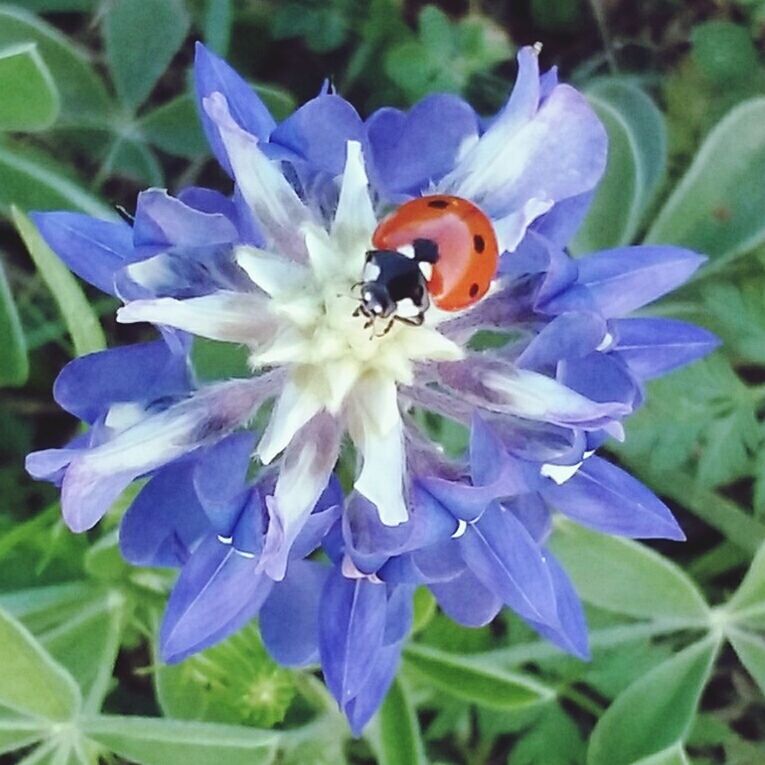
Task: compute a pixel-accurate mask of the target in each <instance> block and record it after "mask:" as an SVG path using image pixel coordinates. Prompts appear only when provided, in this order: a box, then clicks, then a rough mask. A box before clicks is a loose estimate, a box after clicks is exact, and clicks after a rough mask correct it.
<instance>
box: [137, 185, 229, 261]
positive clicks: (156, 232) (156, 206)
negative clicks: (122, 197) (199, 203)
mask: <svg viewBox="0 0 765 765" xmlns="http://www.w3.org/2000/svg"><path fill="white" fill-rule="evenodd" d="M236 239H237V231H236V227H235V226H234V224H233V223H232V222H231V220H230V219H229V218H227V217H226V216H225V215H222V214H221V213H217V212H216V213H207V212H200V211H199V210H196V209H194V208H193V207H190V206H189V205H187V204H186V203H184V202H182V201H181V200H180V199H176V198H175V197H171V196H170V195H169V194H168V193H167V191H165V190H164V189H149V190H148V191H143V192H141V193H140V194H139V195H138V202H137V205H136V212H135V222H134V223H133V241H134V243H135V246H136V247H142V248H152V249H154V250H155V251H156V252H159V251H162V250H165V249H168V248H170V247H207V246H210V245H216V244H229V243H231V242H233V241H236Z"/></svg>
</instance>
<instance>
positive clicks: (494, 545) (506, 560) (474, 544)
mask: <svg viewBox="0 0 765 765" xmlns="http://www.w3.org/2000/svg"><path fill="white" fill-rule="evenodd" d="M459 545H460V550H461V552H462V557H463V558H464V559H465V563H466V564H467V566H468V568H469V569H470V570H471V571H472V572H473V573H474V574H475V575H476V577H478V579H479V580H480V581H481V583H482V584H483V585H484V586H485V587H488V588H489V589H490V590H491V591H492V592H493V593H494V594H495V595H497V596H498V597H500V598H501V599H502V601H503V602H504V603H505V604H506V605H508V606H510V607H511V608H512V609H513V610H514V611H517V612H518V614H520V615H521V616H523V617H525V618H528V619H532V620H534V621H538V622H542V623H543V624H551V625H556V624H557V620H558V617H557V610H556V606H555V591H554V589H553V585H552V581H551V579H550V574H549V571H548V569H547V565H546V563H545V559H544V555H543V553H542V551H541V549H540V547H539V545H538V544H537V543H536V542H535V541H534V540H533V539H532V538H531V535H530V534H529V533H528V531H526V528H525V527H524V526H523V524H522V523H521V522H520V521H518V519H517V518H516V517H515V516H514V515H513V514H512V513H510V512H507V511H506V510H503V509H502V508H501V507H500V506H499V505H498V504H495V505H492V506H491V507H490V508H489V509H488V510H487V511H486V512H485V513H484V514H483V515H482V516H481V518H480V519H479V520H478V521H477V522H476V523H475V524H470V525H469V526H468V529H467V531H466V532H465V533H464V534H463V536H461V537H460V538H459Z"/></svg>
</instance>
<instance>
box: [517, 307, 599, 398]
mask: <svg viewBox="0 0 765 765" xmlns="http://www.w3.org/2000/svg"><path fill="white" fill-rule="evenodd" d="M605 335H606V322H605V319H603V317H602V316H599V315H598V314H596V313H587V312H582V311H571V312H568V313H562V314H560V315H559V316H556V317H555V318H554V319H553V320H552V321H551V322H550V323H549V324H546V325H545V326H544V327H543V328H542V330H541V331H540V332H539V334H538V335H537V336H536V337H535V338H534V339H533V340H532V341H531V342H530V343H529V344H528V346H526V348H525V349H524V350H523V353H521V355H520V356H519V357H518V360H517V362H516V363H517V364H518V366H520V367H524V368H526V369H533V370H535V371H537V372H542V371H548V370H550V371H552V370H554V368H555V365H556V364H557V363H558V362H559V361H561V360H562V359H575V358H578V357H581V356H586V355H587V354H588V353H590V352H591V351H594V350H595V349H596V348H597V347H598V346H599V345H600V343H601V342H602V340H603V338H604V337H605ZM580 393H581V391H580Z"/></svg>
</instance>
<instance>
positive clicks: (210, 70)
mask: <svg viewBox="0 0 765 765" xmlns="http://www.w3.org/2000/svg"><path fill="white" fill-rule="evenodd" d="M194 79H195V83H196V100H197V111H198V112H199V116H200V118H201V120H202V127H203V128H204V131H205V135H206V136H207V141H208V143H209V144H210V148H211V149H212V150H213V154H215V156H216V157H217V159H218V162H220V164H221V167H222V168H223V169H224V170H225V171H226V172H227V173H228V174H229V175H233V172H232V170H231V165H230V163H229V161H228V155H227V153H226V149H225V148H224V146H223V141H222V140H221V138H220V135H219V132H218V129H217V128H216V126H215V125H214V124H213V123H212V121H211V120H210V118H209V117H208V115H207V113H206V112H205V109H204V107H203V106H202V100H203V99H204V98H206V97H207V96H209V95H210V94H212V93H216V92H217V93H222V94H223V95H224V96H225V97H226V101H227V102H228V106H229V110H230V112H231V116H232V117H233V118H234V121H235V122H236V123H237V124H238V125H239V127H241V128H243V129H244V130H246V131H247V132H248V133H251V134H252V135H254V136H257V137H258V138H260V139H262V140H265V139H266V138H268V136H269V135H270V133H271V131H272V130H273V129H274V127H276V122H275V121H274V118H273V117H272V116H271V114H270V112H269V111H268V109H267V108H266V106H265V105H264V104H263V102H262V101H261V100H260V98H259V97H258V96H257V95H256V93H255V92H254V91H253V89H252V88H251V87H250V86H249V85H248V84H247V83H246V82H245V81H244V80H243V79H242V78H241V77H240V76H239V75H238V74H237V73H236V72H235V71H234V70H233V69H232V68H231V67H230V66H229V65H228V64H227V63H226V62H225V61H224V60H223V59H221V58H218V56H216V55H215V54H214V53H211V52H210V51H209V50H207V48H205V46H204V45H202V43H197V46H196V55H195V58H194Z"/></svg>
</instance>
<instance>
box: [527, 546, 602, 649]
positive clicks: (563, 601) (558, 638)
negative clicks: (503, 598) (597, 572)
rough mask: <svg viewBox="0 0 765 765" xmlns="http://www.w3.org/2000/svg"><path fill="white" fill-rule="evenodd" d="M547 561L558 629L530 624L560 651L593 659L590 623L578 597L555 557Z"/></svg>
mask: <svg viewBox="0 0 765 765" xmlns="http://www.w3.org/2000/svg"><path fill="white" fill-rule="evenodd" d="M545 558H546V559H547V566H548V569H549V571H550V577H551V578H552V582H553V587H554V588H555V599H556V604H557V609H558V625H557V627H550V626H549V625H546V624H539V623H534V622H532V621H529V624H530V625H531V626H532V627H533V628H534V629H535V630H537V632H539V633H540V635H542V636H543V637H545V638H547V639H548V640H549V641H550V642H552V643H555V645H557V646H558V647H559V648H562V649H563V650H564V651H568V653H571V654H574V656H577V657H579V658H580V659H584V660H585V661H587V660H589V658H590V649H589V645H588V643H589V640H588V634H587V621H586V619H585V616H584V611H583V609H582V604H581V602H580V600H579V596H578V595H577V594H576V590H575V589H574V586H573V585H572V584H571V580H570V579H569V578H568V575H567V574H566V572H565V571H564V570H563V569H562V568H561V565H560V564H559V563H558V561H557V560H556V559H555V558H554V557H553V555H552V553H550V552H549V551H546V552H545Z"/></svg>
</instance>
